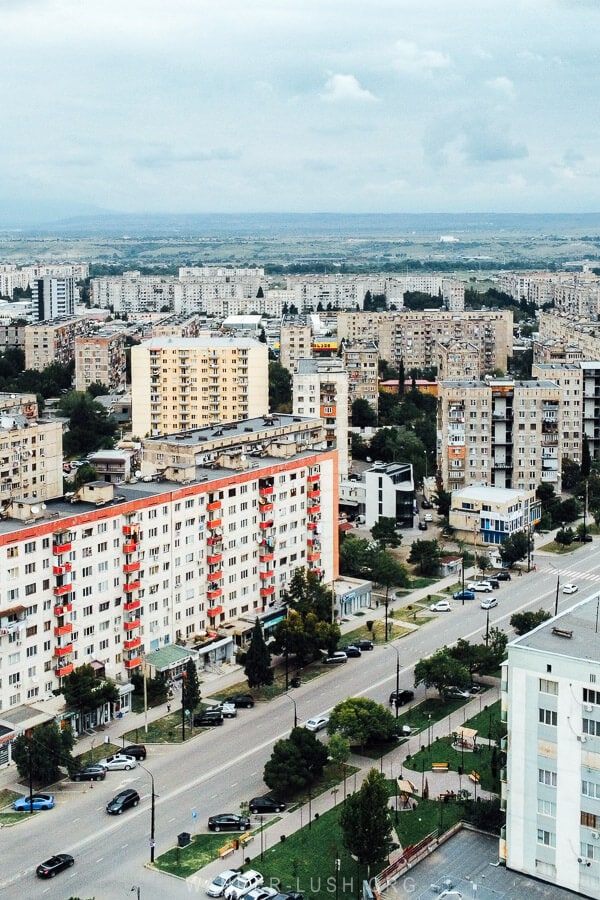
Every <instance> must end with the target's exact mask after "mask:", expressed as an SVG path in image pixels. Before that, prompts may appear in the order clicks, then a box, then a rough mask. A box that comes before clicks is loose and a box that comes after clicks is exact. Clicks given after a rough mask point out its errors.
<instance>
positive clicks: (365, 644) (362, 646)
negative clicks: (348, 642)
mask: <svg viewBox="0 0 600 900" xmlns="http://www.w3.org/2000/svg"><path fill="white" fill-rule="evenodd" d="M356 646H357V647H358V649H359V650H372V649H373V641H370V640H369V639H368V638H361V639H360V641H357V642H356Z"/></svg>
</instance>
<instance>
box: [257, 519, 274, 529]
mask: <svg viewBox="0 0 600 900" xmlns="http://www.w3.org/2000/svg"><path fill="white" fill-rule="evenodd" d="M258 527H259V528H272V527H273V520H272V519H269V520H268V521H266V522H259V523H258Z"/></svg>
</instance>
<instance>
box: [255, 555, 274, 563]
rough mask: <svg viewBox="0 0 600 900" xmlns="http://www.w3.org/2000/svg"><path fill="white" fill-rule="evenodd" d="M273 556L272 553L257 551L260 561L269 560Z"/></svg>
mask: <svg viewBox="0 0 600 900" xmlns="http://www.w3.org/2000/svg"><path fill="white" fill-rule="evenodd" d="M274 556H275V554H274V553H259V555H258V558H259V559H260V561H261V562H271V561H272V560H273V558H274Z"/></svg>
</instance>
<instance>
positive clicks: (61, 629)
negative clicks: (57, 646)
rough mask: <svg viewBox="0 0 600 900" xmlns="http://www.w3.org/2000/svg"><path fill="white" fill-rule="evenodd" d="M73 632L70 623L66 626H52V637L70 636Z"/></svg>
mask: <svg viewBox="0 0 600 900" xmlns="http://www.w3.org/2000/svg"><path fill="white" fill-rule="evenodd" d="M72 631H73V625H72V623H71V622H67V624H66V625H55V626H54V637H60V636H61V634H70V633H71V632H72Z"/></svg>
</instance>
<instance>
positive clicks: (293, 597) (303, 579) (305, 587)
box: [284, 568, 333, 622]
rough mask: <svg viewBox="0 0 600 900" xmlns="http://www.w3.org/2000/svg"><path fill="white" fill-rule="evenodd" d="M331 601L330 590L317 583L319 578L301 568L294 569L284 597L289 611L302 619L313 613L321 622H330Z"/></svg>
mask: <svg viewBox="0 0 600 900" xmlns="http://www.w3.org/2000/svg"><path fill="white" fill-rule="evenodd" d="M332 599H333V598H332V596H331V589H330V588H329V587H328V586H327V585H324V584H322V583H321V582H320V581H319V576H318V575H317V574H316V573H315V572H310V571H308V570H307V569H303V568H297V569H296V571H295V572H294V574H293V575H292V578H291V581H290V582H289V585H288V588H287V590H286V591H285V595H284V600H285V602H286V603H287V605H288V607H289V609H295V610H296V611H297V612H299V613H300V615H301V616H303V617H304V616H306V615H308V613H313V614H314V615H315V616H316V617H317V619H319V620H321V621H323V622H331V619H332V610H333V606H332Z"/></svg>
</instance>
